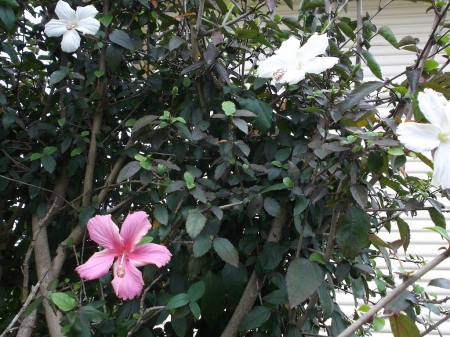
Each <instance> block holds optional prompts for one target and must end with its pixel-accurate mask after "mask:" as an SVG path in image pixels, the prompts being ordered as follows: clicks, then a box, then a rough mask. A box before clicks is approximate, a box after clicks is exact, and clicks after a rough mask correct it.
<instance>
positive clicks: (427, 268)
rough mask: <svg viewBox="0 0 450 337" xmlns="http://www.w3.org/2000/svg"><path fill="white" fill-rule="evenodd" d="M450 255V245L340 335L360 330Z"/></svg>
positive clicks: (345, 335)
mask: <svg viewBox="0 0 450 337" xmlns="http://www.w3.org/2000/svg"><path fill="white" fill-rule="evenodd" d="M449 256H450V247H449V248H447V249H446V250H445V252H443V253H442V254H441V255H439V256H437V257H436V258H434V259H433V260H431V262H430V263H428V264H427V265H426V266H425V267H423V268H421V269H419V270H418V271H417V272H415V273H414V274H413V275H411V276H410V277H408V278H407V279H406V280H405V281H404V282H403V283H402V284H400V285H399V286H398V287H397V288H395V289H394V290H393V291H392V292H391V293H390V294H389V295H387V296H386V297H384V298H382V299H381V300H380V301H379V302H378V303H377V304H375V305H374V306H373V307H372V309H370V310H369V311H368V312H367V313H366V314H365V315H363V316H361V317H360V318H359V319H358V320H357V321H355V322H354V323H353V324H352V325H350V326H349V327H348V328H347V329H345V330H344V331H343V332H342V333H341V334H340V335H339V336H338V337H350V336H352V334H353V333H354V332H355V331H356V330H358V329H359V328H360V327H361V326H362V325H363V324H365V323H367V322H368V321H369V320H370V319H371V318H372V317H373V316H374V315H376V314H377V312H378V311H379V310H381V309H382V308H384V307H385V306H386V305H387V304H388V303H390V302H392V301H393V300H395V298H396V297H397V296H398V295H399V294H400V293H401V292H402V291H404V290H405V289H406V288H408V287H409V286H410V285H411V284H413V283H414V282H416V281H417V280H418V279H420V278H421V277H422V276H423V275H425V274H426V273H428V272H429V271H430V270H432V269H433V268H435V267H436V266H437V265H438V264H439V263H441V262H442V261H444V260H445V259H447V258H448V257H449Z"/></svg>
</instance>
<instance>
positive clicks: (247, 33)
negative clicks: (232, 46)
mask: <svg viewBox="0 0 450 337" xmlns="http://www.w3.org/2000/svg"><path fill="white" fill-rule="evenodd" d="M235 33H236V37H237V38H238V39H251V38H254V37H255V36H257V35H258V31H257V30H256V29H240V28H236V29H235Z"/></svg>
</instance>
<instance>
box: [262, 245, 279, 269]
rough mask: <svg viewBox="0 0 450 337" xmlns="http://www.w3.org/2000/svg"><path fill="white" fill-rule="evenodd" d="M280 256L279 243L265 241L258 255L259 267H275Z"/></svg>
mask: <svg viewBox="0 0 450 337" xmlns="http://www.w3.org/2000/svg"><path fill="white" fill-rule="evenodd" d="M282 258H283V250H282V249H281V246H280V244H278V243H276V242H267V243H266V244H265V245H264V248H263V250H262V251H261V254H260V255H259V261H260V263H261V267H262V268H263V269H264V270H267V271H268V270H273V269H275V268H276V267H277V266H278V264H279V263H280V262H281V260H282Z"/></svg>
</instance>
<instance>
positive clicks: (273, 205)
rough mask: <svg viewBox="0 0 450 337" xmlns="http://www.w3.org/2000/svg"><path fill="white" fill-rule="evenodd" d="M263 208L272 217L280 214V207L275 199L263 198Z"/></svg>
mask: <svg viewBox="0 0 450 337" xmlns="http://www.w3.org/2000/svg"><path fill="white" fill-rule="evenodd" d="M264 209H265V210H266V212H267V213H269V215H271V216H273V217H279V216H281V207H280V205H279V204H278V202H276V200H275V199H272V198H270V197H267V198H265V199H264Z"/></svg>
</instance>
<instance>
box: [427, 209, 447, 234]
mask: <svg viewBox="0 0 450 337" xmlns="http://www.w3.org/2000/svg"><path fill="white" fill-rule="evenodd" d="M428 213H430V218H431V220H432V221H433V223H434V224H435V225H436V226H438V227H442V228H444V229H445V227H446V222H445V217H444V215H443V214H442V213H440V212H438V211H436V210H435V209H434V208H433V209H429V210H428Z"/></svg>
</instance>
